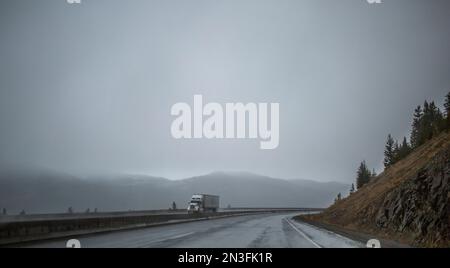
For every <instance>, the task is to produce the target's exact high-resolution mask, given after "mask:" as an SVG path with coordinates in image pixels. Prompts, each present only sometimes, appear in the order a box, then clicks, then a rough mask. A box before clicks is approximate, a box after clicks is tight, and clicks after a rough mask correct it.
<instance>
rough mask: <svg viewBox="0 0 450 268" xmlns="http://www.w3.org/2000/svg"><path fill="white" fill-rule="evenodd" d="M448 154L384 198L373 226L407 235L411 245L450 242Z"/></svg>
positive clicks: (445, 151)
mask: <svg viewBox="0 0 450 268" xmlns="http://www.w3.org/2000/svg"><path fill="white" fill-rule="evenodd" d="M449 191H450V150H449V148H447V150H444V151H443V152H441V153H440V154H438V155H437V156H436V157H435V158H434V159H433V160H432V161H431V162H430V163H429V164H428V165H427V166H426V167H425V168H423V169H422V170H420V171H419V173H418V174H417V175H416V176H415V177H414V178H412V179H410V180H407V181H405V182H404V183H403V184H402V185H400V186H399V187H397V188H396V189H395V190H393V191H392V192H390V193H389V194H387V196H386V197H385V199H384V201H383V203H382V206H381V207H380V208H379V210H378V212H377V214H376V218H375V222H376V225H377V226H378V227H379V228H386V229H389V230H391V231H395V232H399V233H410V234H411V235H412V237H413V240H414V243H415V244H418V245H423V246H445V245H446V243H447V242H448V241H449V240H450V239H449V238H450V237H449V233H450V232H449V230H450V226H449V216H450V213H449V210H450V207H449V198H450V196H449Z"/></svg>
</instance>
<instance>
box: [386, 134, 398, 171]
mask: <svg viewBox="0 0 450 268" xmlns="http://www.w3.org/2000/svg"><path fill="white" fill-rule="evenodd" d="M395 151H396V148H395V141H394V139H393V138H392V136H391V134H389V135H388V138H387V141H386V146H385V149H384V167H386V168H388V167H390V166H392V165H393V164H394V163H395V153H396V152H395Z"/></svg>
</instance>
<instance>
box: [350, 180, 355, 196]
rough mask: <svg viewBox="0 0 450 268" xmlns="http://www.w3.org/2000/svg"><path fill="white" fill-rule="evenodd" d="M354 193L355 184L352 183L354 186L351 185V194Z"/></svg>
mask: <svg viewBox="0 0 450 268" xmlns="http://www.w3.org/2000/svg"><path fill="white" fill-rule="evenodd" d="M353 193H355V184H354V183H352V186H351V187H350V195H352V194H353Z"/></svg>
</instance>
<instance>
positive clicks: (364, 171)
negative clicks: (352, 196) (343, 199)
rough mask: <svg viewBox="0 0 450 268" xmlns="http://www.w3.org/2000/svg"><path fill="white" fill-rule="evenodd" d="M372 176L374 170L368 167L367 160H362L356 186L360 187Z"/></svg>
mask: <svg viewBox="0 0 450 268" xmlns="http://www.w3.org/2000/svg"><path fill="white" fill-rule="evenodd" d="M371 178H372V172H370V170H369V169H368V168H367V164H366V161H363V162H361V164H360V165H359V168H358V171H357V172H356V187H357V188H358V189H360V188H361V187H363V186H364V185H365V184H366V183H368V182H369V181H370V179H371Z"/></svg>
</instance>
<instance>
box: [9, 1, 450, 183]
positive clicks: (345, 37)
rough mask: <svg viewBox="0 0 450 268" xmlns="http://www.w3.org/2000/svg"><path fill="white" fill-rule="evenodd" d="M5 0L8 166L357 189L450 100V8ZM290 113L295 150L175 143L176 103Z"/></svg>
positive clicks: (288, 128) (287, 143)
mask: <svg viewBox="0 0 450 268" xmlns="http://www.w3.org/2000/svg"><path fill="white" fill-rule="evenodd" d="M383 2H384V3H383V4H378V5H377V4H373V5H369V4H368V3H367V1H365V0H341V1H332V0H292V1H287V0H270V1H269V0H254V1H250V0H226V1H225V0H216V1H211V0H205V1H198V0H190V1H186V0H180V1H170V0H169V1H168V0H161V1H150V0H133V1H124V0H122V1H119V0H82V3H81V4H78V5H77V4H72V5H70V4H67V3H66V1H65V0H40V1H35V0H28V1H25V0H9V1H6V0H4V1H1V3H0V129H1V132H0V148H1V149H0V161H1V164H2V166H8V165H13V166H17V165H19V166H38V167H46V168H51V169H55V170H62V171H70V172H76V171H79V172H86V171H93V170H95V171H98V172H110V173H116V172H120V173H141V174H149V175H155V176H164V177H168V178H171V179H179V178H184V177H189V176H194V175H199V174H205V173H208V172H211V171H218V170H220V171H228V170H232V171H250V172H255V173H260V174H264V175H269V176H274V177H281V178H305V179H313V180H320V181H329V180H337V181H343V182H351V181H353V180H354V178H355V171H356V168H357V167H358V165H359V162H360V161H362V160H364V159H365V160H366V161H367V162H368V165H369V166H370V167H375V168H377V170H378V171H380V170H381V168H382V158H383V149H384V143H385V140H386V136H387V134H388V133H392V134H393V135H394V137H396V138H398V139H401V138H402V137H403V136H404V135H407V134H408V133H409V129H410V123H411V115H412V112H413V110H414V108H415V106H416V105H418V104H420V103H422V102H423V101H424V100H425V99H430V100H433V99H434V100H437V101H439V103H441V102H442V100H443V98H444V96H445V94H446V93H447V92H448V91H449V90H450V1H448V0H384V1H383ZM194 94H203V98H204V102H219V103H225V102H244V103H247V102H255V103H258V102H278V103H280V144H279V147H278V148H277V149H276V150H260V149H259V141H258V140H205V139H201V140H175V139H173V138H172V136H171V133H170V125H171V123H172V121H173V119H174V117H172V116H171V115H170V108H171V106H172V105H173V104H175V103H177V102H187V103H190V104H191V105H192V102H193V95H194Z"/></svg>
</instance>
